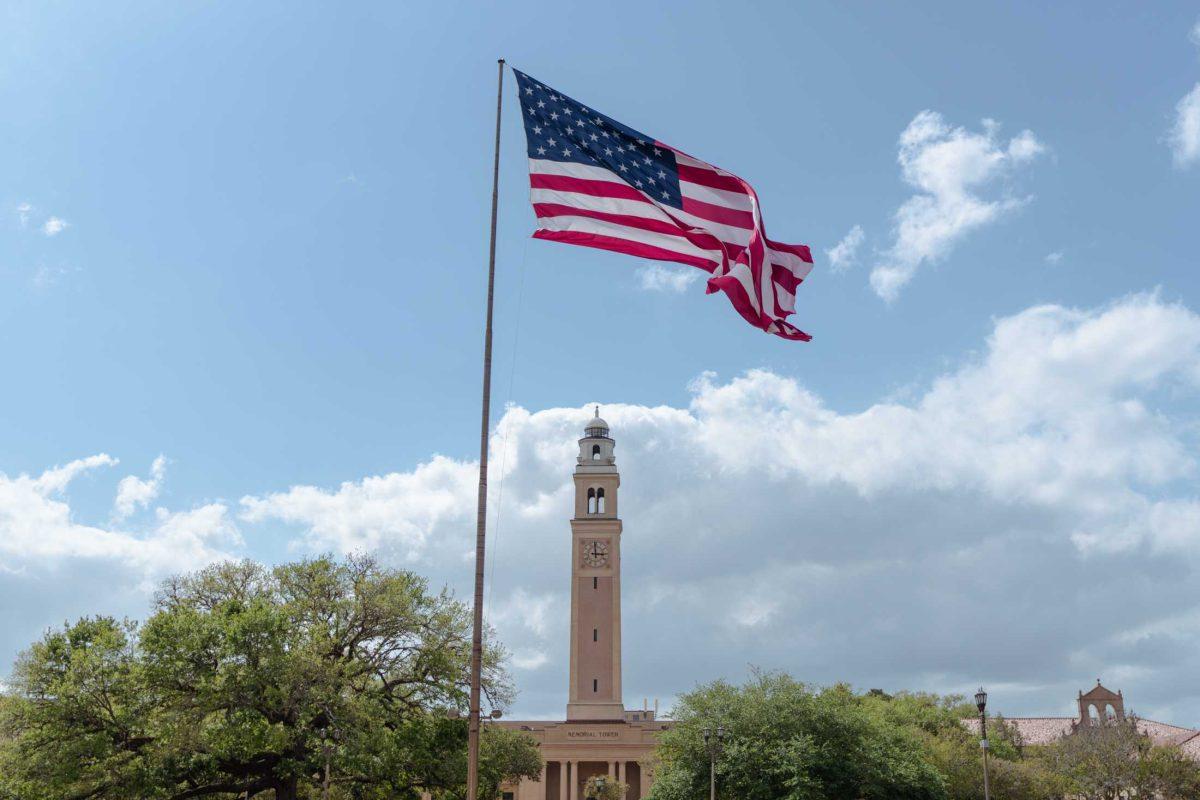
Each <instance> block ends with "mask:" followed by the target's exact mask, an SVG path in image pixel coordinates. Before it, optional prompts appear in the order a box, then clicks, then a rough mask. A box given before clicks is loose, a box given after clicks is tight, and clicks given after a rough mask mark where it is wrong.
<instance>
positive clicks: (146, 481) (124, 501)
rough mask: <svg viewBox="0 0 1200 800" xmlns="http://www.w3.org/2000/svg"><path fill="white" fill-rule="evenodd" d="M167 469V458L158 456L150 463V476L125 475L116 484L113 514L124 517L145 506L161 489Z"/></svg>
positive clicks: (118, 517) (119, 517)
mask: <svg viewBox="0 0 1200 800" xmlns="http://www.w3.org/2000/svg"><path fill="white" fill-rule="evenodd" d="M166 471H167V459H166V458H165V457H164V456H159V457H158V458H156V459H154V462H153V463H152V464H151V465H150V477H149V478H139V477H138V476H136V475H126V476H125V477H124V478H122V479H121V482H120V483H118V484H117V497H116V500H114V501H113V515H114V516H115V517H116V518H117V519H124V518H125V517H128V516H129V515H130V514H132V513H133V512H135V511H137V510H139V509H142V508H146V507H147V506H148V505H150V503H151V502H153V501H154V499H155V498H157V497H158V493H159V491H160V490H161V489H162V481H163V476H164V474H165V473H166Z"/></svg>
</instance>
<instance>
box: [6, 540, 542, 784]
mask: <svg viewBox="0 0 1200 800" xmlns="http://www.w3.org/2000/svg"><path fill="white" fill-rule="evenodd" d="M470 625H471V617H470V614H469V610H468V609H467V608H466V607H465V606H464V605H463V604H461V603H459V602H457V601H456V600H454V599H453V598H452V597H451V596H450V595H449V594H448V593H446V592H444V591H443V592H440V593H432V592H430V591H429V590H428V586H427V583H426V582H425V581H424V580H423V579H422V578H420V577H418V576H416V575H414V574H412V573H410V572H405V571H399V570H391V569H385V568H383V567H381V566H379V565H378V564H377V563H376V562H375V561H373V560H371V559H369V558H352V559H350V560H348V561H345V562H337V561H335V560H333V559H330V558H317V559H312V560H306V561H301V562H297V563H293V564H285V565H282V566H279V567H276V568H274V569H269V570H268V569H266V568H263V567H261V566H259V565H257V564H254V563H251V562H242V563H227V564H221V565H217V566H213V567H210V568H208V569H205V570H202V571H200V572H198V573H196V574H193V575H189V576H184V577H180V578H176V579H173V580H170V581H168V582H166V583H165V584H164V585H163V587H162V589H161V591H160V592H159V594H158V595H157V597H156V602H155V608H154V613H153V614H152V616H151V617H150V618H149V619H148V620H147V621H146V623H145V624H144V625H142V626H138V625H135V624H133V623H129V622H118V621H117V620H114V619H111V618H106V617H96V618H88V619H83V620H80V621H79V622H77V623H75V624H73V625H68V626H66V627H64V629H62V630H60V631H53V632H49V633H47V634H46V636H45V637H44V638H43V639H42V640H41V641H39V642H37V643H35V644H34V645H33V646H32V647H31V648H30V649H29V650H28V651H26V652H25V653H24V654H23V655H22V656H21V658H20V659H19V660H18V663H17V665H16V668H15V670H14V674H13V679H12V687H11V689H12V692H11V696H10V697H8V698H6V701H5V703H4V704H3V705H0V776H2V777H0V787H2V788H0V797H2V796H3V793H4V792H5V791H7V792H8V793H9V794H10V795H12V796H13V797H17V798H20V799H21V800H62V799H65V798H79V799H80V800H84V799H85V798H114V799H116V798H121V799H122V800H123V799H124V798H130V799H131V800H132V798H156V799H157V798H171V799H173V800H185V799H186V798H192V797H209V796H215V797H226V798H232V797H234V796H235V795H237V796H250V797H253V796H255V795H258V794H260V793H273V795H274V797H275V798H276V800H294V799H295V798H302V797H312V796H314V795H313V791H314V790H315V788H316V787H323V786H324V784H325V780H326V773H328V776H329V777H328V780H329V786H330V790H331V796H333V797H348V798H356V799H357V798H361V800H372V799H373V798H383V797H389V798H394V797H401V798H403V797H409V798H413V797H416V796H417V795H418V793H419V792H420V791H426V792H429V793H430V794H432V795H433V796H434V797H439V798H440V797H457V796H461V794H462V791H463V788H462V787H463V785H464V784H465V772H466V758H465V749H466V748H465V743H466V722H465V720H463V719H462V718H461V715H462V712H463V711H465V710H466V702H467V688H468V687H467V677H468V664H469V657H470ZM485 654H486V656H485V663H484V665H483V666H484V670H483V672H484V683H483V688H484V692H485V697H486V698H487V700H488V702H489V703H490V704H491V705H492V706H493V707H503V706H504V705H505V704H506V703H508V702H509V701H510V699H511V696H512V686H511V683H510V681H509V679H508V677H507V675H506V674H505V672H504V670H503V668H502V661H503V658H504V653H503V651H502V650H501V648H499V647H498V646H496V645H490V644H489V646H488V647H487V648H485ZM483 754H484V759H483V761H484V765H483V770H482V772H483V776H484V780H483V781H482V782H481V783H482V785H483V789H484V790H483V791H481V793H480V797H481V798H483V797H489V798H490V797H494V796H495V790H496V787H497V786H498V785H499V783H500V782H501V781H504V780H513V779H517V778H519V777H522V776H531V777H532V776H536V775H537V774H538V772H539V769H540V760H539V758H538V754H537V749H536V744H535V743H534V742H533V741H532V740H531V739H529V738H528V737H526V736H524V735H522V734H519V733H516V732H513V731H507V730H502V729H498V728H492V727H490V726H489V729H488V730H487V732H486V735H485V736H484V738H483ZM486 792H490V794H487V793H486Z"/></svg>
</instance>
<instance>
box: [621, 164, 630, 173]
mask: <svg viewBox="0 0 1200 800" xmlns="http://www.w3.org/2000/svg"><path fill="white" fill-rule="evenodd" d="M628 171H629V167H627V166H625V165H624V164H622V165H621V172H628Z"/></svg>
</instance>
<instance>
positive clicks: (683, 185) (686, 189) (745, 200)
mask: <svg viewBox="0 0 1200 800" xmlns="http://www.w3.org/2000/svg"><path fill="white" fill-rule="evenodd" d="M679 189H680V191H681V192H682V193H683V196H684V197H690V198H691V199H693V200H700V201H702V202H705V203H712V204H713V205H714V206H724V207H725V208H732V209H734V210H736V211H750V210H751V208H752V205H751V202H750V195H748V194H740V193H738V192H727V191H725V190H724V189H714V188H712V187H711V186H704V185H703V184H699V183H692V182H691V181H685V180H683V179H682V178H680V179H679Z"/></svg>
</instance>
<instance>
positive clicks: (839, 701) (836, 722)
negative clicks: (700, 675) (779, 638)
mask: <svg viewBox="0 0 1200 800" xmlns="http://www.w3.org/2000/svg"><path fill="white" fill-rule="evenodd" d="M877 702H878V703H886V702H888V701H887V700H884V699H883V697H879V696H876V697H872V698H870V699H866V698H864V696H862V695H856V694H855V693H854V692H852V691H851V690H850V689H849V688H847V687H846V686H842V685H838V686H833V687H830V688H826V689H819V690H817V689H812V688H810V687H808V686H806V685H804V684H802V683H799V682H797V681H795V680H793V679H792V678H790V677H788V676H786V675H782V674H776V673H756V674H755V675H754V676H753V678H752V679H751V680H750V681H749V682H748V683H747V684H746V685H745V686H741V687H736V686H733V685H731V684H728V683H726V682H724V681H717V682H714V683H711V684H707V685H705V686H702V687H700V688H698V689H697V690H695V691H693V692H691V693H689V694H687V695H684V696H683V697H682V698H681V700H680V703H679V705H678V706H677V707H676V708H675V709H674V716H675V719H676V724H675V726H674V727H673V728H672V729H671V730H669V731H668V732H667V733H666V734H664V736H663V738H662V740H661V746H660V748H659V755H660V758H661V761H662V763H661V766H660V768H659V772H658V777H657V779H656V781H655V784H654V789H653V791H652V794H651V797H652V798H653V800H693V799H694V798H696V797H705V796H707V793H708V780H709V756H708V753H707V751H706V750H705V747H704V741H703V734H702V729H703V728H705V727H709V728H716V727H717V726H718V725H722V726H724V728H725V730H726V731H727V732H728V735H727V739H726V744H725V750H724V753H723V755H722V756H721V758H720V759H719V760H718V762H717V784H718V796H720V797H722V798H738V800H942V799H943V798H946V796H947V795H946V789H945V786H944V784H943V781H942V778H941V776H940V775H939V774H938V772H937V770H936V769H934V768H933V766H931V765H930V764H929V763H928V762H927V761H926V760H925V759H924V758H923V756H924V750H923V747H922V742H921V739H920V737H919V735H918V734H917V732H916V730H914V729H913V728H912V727H910V726H907V725H901V724H897V723H895V722H894V721H890V720H889V719H887V717H886V715H884V714H882V713H880V707H879V706H877V705H875V703H877Z"/></svg>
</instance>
